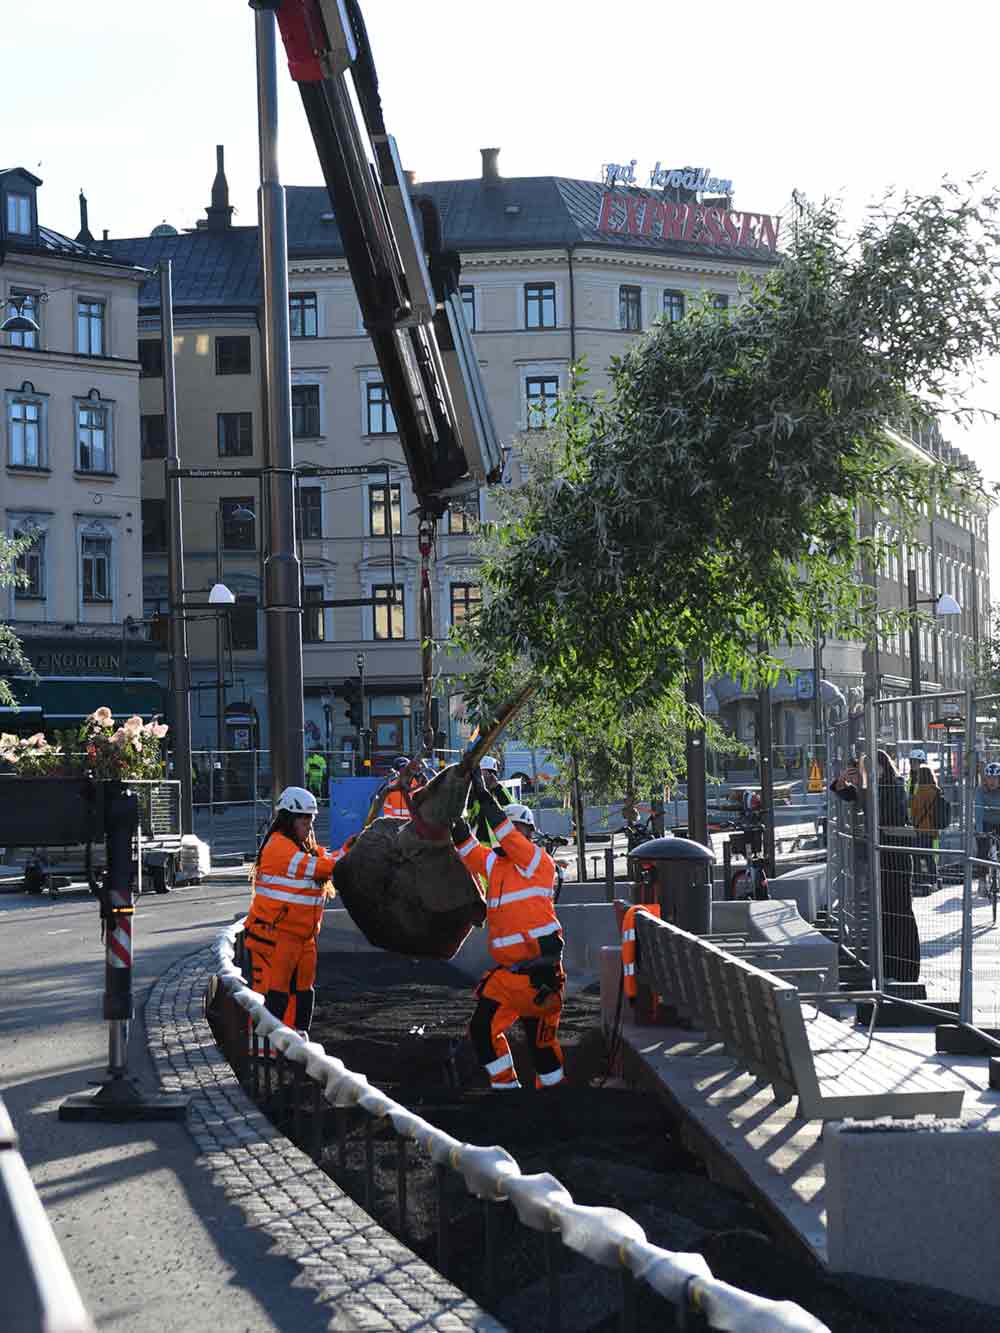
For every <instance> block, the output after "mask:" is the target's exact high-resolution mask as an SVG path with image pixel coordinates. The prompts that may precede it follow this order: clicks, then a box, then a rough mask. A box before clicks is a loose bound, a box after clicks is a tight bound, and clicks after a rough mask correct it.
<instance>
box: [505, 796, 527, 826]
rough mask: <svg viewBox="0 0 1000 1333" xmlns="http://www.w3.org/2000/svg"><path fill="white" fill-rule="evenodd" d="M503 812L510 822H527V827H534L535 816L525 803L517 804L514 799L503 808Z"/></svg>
mask: <svg viewBox="0 0 1000 1333" xmlns="http://www.w3.org/2000/svg"><path fill="white" fill-rule="evenodd" d="M503 812H504V814H505V815H506V816H507V818H508V819H509V820H510V821H511V823H512V824H527V825H528V827H529V828H534V827H535V816H534V815H533V814H532V813H531V811H530V810H529V809H528V807H527V806H526V805H519V804H518V803H517V802H516V801H514V802H512V803H511V804H510V805H505V806H504V808H503Z"/></svg>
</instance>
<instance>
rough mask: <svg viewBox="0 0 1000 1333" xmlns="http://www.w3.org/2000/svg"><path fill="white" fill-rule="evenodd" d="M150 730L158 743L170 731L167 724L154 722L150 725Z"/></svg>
mask: <svg viewBox="0 0 1000 1333" xmlns="http://www.w3.org/2000/svg"><path fill="white" fill-rule="evenodd" d="M150 729H151V730H152V733H153V735H154V736H155V737H156V739H157V740H158V741H162V740H163V738H164V736H165V735H166V734H167V732H168V731H169V730H170V728H169V727H168V726H167V724H166V723H165V722H152V723H150Z"/></svg>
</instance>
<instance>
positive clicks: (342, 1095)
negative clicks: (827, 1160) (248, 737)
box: [215, 922, 829, 1333]
mask: <svg viewBox="0 0 1000 1333" xmlns="http://www.w3.org/2000/svg"><path fill="white" fill-rule="evenodd" d="M240 929H241V926H240V923H238V922H234V923H233V924H232V925H230V926H227V927H226V928H225V929H223V930H222V931H221V932H220V933H219V935H218V937H217V939H216V945H215V951H216V973H217V976H218V978H219V981H220V982H221V984H222V985H223V986H224V987H225V988H226V989H227V990H228V992H229V993H230V994H231V995H232V997H233V999H234V1000H235V1001H236V1003H237V1004H238V1005H239V1006H240V1007H241V1008H242V1009H244V1010H246V1012H247V1013H248V1014H249V1015H250V1017H251V1019H252V1021H253V1024H254V1027H255V1028H256V1030H257V1032H258V1034H259V1035H260V1036H261V1037H267V1039H268V1040H269V1042H270V1044H271V1046H272V1047H274V1049H275V1050H277V1051H280V1053H281V1054H282V1055H283V1056H284V1057H285V1059H286V1060H289V1061H290V1062H291V1063H293V1064H296V1065H300V1066H302V1067H303V1069H304V1071H305V1073H306V1075H307V1077H308V1078H309V1079H311V1080H312V1081H313V1082H315V1083H320V1084H322V1086H323V1095H324V1097H325V1098H326V1100H327V1101H328V1102H329V1103H330V1104H331V1105H332V1106H338V1107H352V1106H355V1107H358V1108H359V1109H360V1110H362V1111H364V1112H365V1113H366V1114H367V1115H370V1116H372V1117H373V1118H375V1119H379V1120H384V1119H388V1120H390V1121H391V1122H392V1127H393V1129H394V1130H395V1132H396V1133H397V1134H398V1135H399V1136H400V1137H401V1138H404V1139H408V1140H410V1141H412V1142H414V1143H416V1144H418V1146H419V1147H421V1148H422V1149H423V1150H424V1151H425V1152H426V1153H427V1155H428V1156H429V1157H430V1159H431V1161H432V1162H433V1163H434V1164H435V1165H437V1166H448V1167H450V1168H451V1169H452V1170H454V1171H456V1172H457V1173H458V1174H459V1175H461V1176H462V1178H463V1180H464V1181H465V1187H466V1189H467V1190H468V1191H469V1193H470V1194H472V1195H474V1196H475V1197H476V1198H479V1199H490V1200H493V1201H495V1202H498V1203H499V1202H508V1203H510V1204H511V1206H512V1207H513V1209H514V1211H515V1213H516V1214H517V1217H518V1221H520V1222H521V1223H522V1224H523V1225H524V1226H526V1227H529V1228H530V1229H531V1230H533V1231H555V1232H558V1233H559V1236H560V1239H561V1240H562V1243H563V1244H564V1245H565V1246H566V1247H567V1248H568V1249H570V1250H573V1251H575V1252H576V1253H577V1254H580V1255H582V1256H583V1257H584V1258H585V1259H589V1260H590V1261H591V1262H592V1263H595V1264H598V1265H600V1266H601V1267H602V1268H622V1267H624V1268H627V1269H628V1270H629V1272H630V1273H631V1274H632V1275H633V1277H635V1278H638V1279H639V1280H640V1281H642V1282H644V1283H646V1285H647V1286H649V1287H651V1288H652V1289H653V1290H654V1291H656V1292H657V1293H658V1294H659V1295H661V1296H663V1297H664V1298H665V1299H666V1300H668V1301H670V1302H671V1304H673V1305H677V1306H681V1307H683V1308H687V1309H691V1310H697V1311H698V1312H699V1313H701V1314H702V1315H704V1316H705V1318H706V1319H707V1321H708V1323H709V1325H710V1327H712V1328H716V1329H729V1330H734V1333H774V1331H775V1330H786V1331H787V1333H829V1330H828V1329H827V1326H826V1325H825V1324H823V1323H821V1322H820V1321H819V1320H818V1319H816V1318H815V1317H814V1316H813V1315H811V1314H809V1313H808V1312H807V1311H806V1310H803V1309H802V1308H801V1307H800V1306H798V1305H795V1304H794V1303H793V1302H792V1301H771V1300H766V1299H765V1298H764V1297H762V1296H754V1295H753V1294H751V1293H750V1292H747V1291H742V1290H740V1289H739V1288H737V1287H731V1286H729V1284H728V1283H726V1282H720V1281H719V1280H718V1278H715V1277H713V1276H712V1271H711V1269H710V1268H709V1266H708V1264H707V1263H706V1262H705V1259H704V1258H703V1257H702V1256H701V1255H700V1254H683V1253H681V1254H675V1253H673V1252H672V1251H670V1250H663V1249H660V1247H659V1246H658V1245H653V1244H652V1243H651V1242H650V1241H648V1240H647V1239H646V1233H645V1232H644V1231H643V1229H642V1227H641V1226H640V1225H639V1223H638V1222H636V1221H635V1220H634V1218H631V1217H629V1216H628V1214H627V1213H623V1212H620V1211H619V1210H618V1209H617V1208H590V1207H585V1206H584V1205H583V1204H578V1203H574V1202H573V1198H572V1195H571V1194H570V1192H569V1190H567V1189H566V1187H565V1185H563V1184H561V1183H560V1181H558V1180H557V1179H556V1178H555V1176H552V1175H549V1174H548V1173H547V1172H545V1173H542V1174H539V1175H527V1176H526V1175H522V1173H521V1168H520V1167H519V1166H518V1164H517V1162H516V1161H515V1160H514V1158H513V1157H511V1155H510V1153H509V1152H507V1151H506V1149H504V1148H499V1147H496V1148H483V1147H475V1146H474V1145H472V1144H469V1143H462V1142H461V1141H460V1140H458V1139H454V1138H452V1136H451V1135H450V1134H445V1133H444V1131H443V1130H440V1129H438V1128H437V1127H436V1126H434V1125H432V1124H430V1123H429V1121H426V1120H424V1119H423V1118H422V1117H421V1116H419V1115H417V1114H416V1112H414V1111H411V1110H409V1109H408V1108H407V1107H405V1106H402V1105H400V1103H399V1102H396V1101H394V1100H393V1099H392V1098H391V1097H389V1096H387V1095H386V1094H385V1093H384V1092H380V1091H379V1090H378V1089H377V1088H373V1087H372V1085H371V1084H370V1083H369V1082H368V1080H367V1079H366V1078H365V1077H364V1075H362V1074H355V1073H353V1072H352V1071H351V1070H350V1069H347V1068H345V1066H344V1062H343V1061H342V1060H338V1059H337V1058H336V1057H334V1056H330V1055H327V1054H326V1051H325V1050H324V1049H323V1047H322V1046H321V1045H320V1044H319V1043H318V1042H311V1041H306V1040H305V1039H304V1038H302V1037H300V1036H299V1035H298V1033H297V1032H295V1031H293V1030H292V1029H291V1028H287V1027H285V1025H284V1024H283V1023H281V1022H279V1020H278V1019H276V1018H275V1017H274V1015H273V1014H270V1013H268V1011H267V1010H266V1009H265V1008H264V997H263V996H262V995H260V994H258V993H257V992H256V991H253V990H250V989H249V988H248V986H247V984H246V980H245V978H244V976H243V974H242V972H240V970H239V969H238V968H237V967H236V965H235V963H234V962H233V956H234V954H233V950H234V945H235V941H236V937H237V935H238V933H239V931H240Z"/></svg>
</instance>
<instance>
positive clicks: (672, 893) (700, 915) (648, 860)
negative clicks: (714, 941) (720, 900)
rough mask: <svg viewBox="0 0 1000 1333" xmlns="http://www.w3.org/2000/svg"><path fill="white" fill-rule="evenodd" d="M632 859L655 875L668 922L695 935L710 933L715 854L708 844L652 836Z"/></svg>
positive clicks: (657, 894)
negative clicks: (705, 845) (706, 845)
mask: <svg viewBox="0 0 1000 1333" xmlns="http://www.w3.org/2000/svg"><path fill="white" fill-rule="evenodd" d="M629 859H630V860H632V861H634V862H636V868H637V869H638V870H639V871H642V870H645V871H646V874H647V875H648V876H650V877H651V878H652V882H653V885H654V886H655V889H656V900H657V902H658V903H659V904H660V911H661V913H662V917H663V920H664V921H670V922H671V923H672V924H673V925H675V926H678V927H680V929H681V930H687V931H690V933H691V934H692V935H708V934H709V933H710V931H711V929H712V866H713V864H714V862H715V855H714V853H713V852H712V851H710V850H709V848H708V847H704V846H702V844H701V843H700V842H693V841H692V840H691V839H690V838H671V837H667V838H651V839H650V840H649V842H644V843H641V844H640V845H639V846H638V847H636V848H635V850H634V851H633V852H632V853H631V855H630V858H629ZM636 878H638V876H636Z"/></svg>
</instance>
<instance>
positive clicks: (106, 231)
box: [101, 227, 108, 241]
mask: <svg viewBox="0 0 1000 1333" xmlns="http://www.w3.org/2000/svg"><path fill="white" fill-rule="evenodd" d="M101 239H102V240H105V241H106V240H107V239H108V229H107V227H105V228H104V235H103V236H102V238H101Z"/></svg>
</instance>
